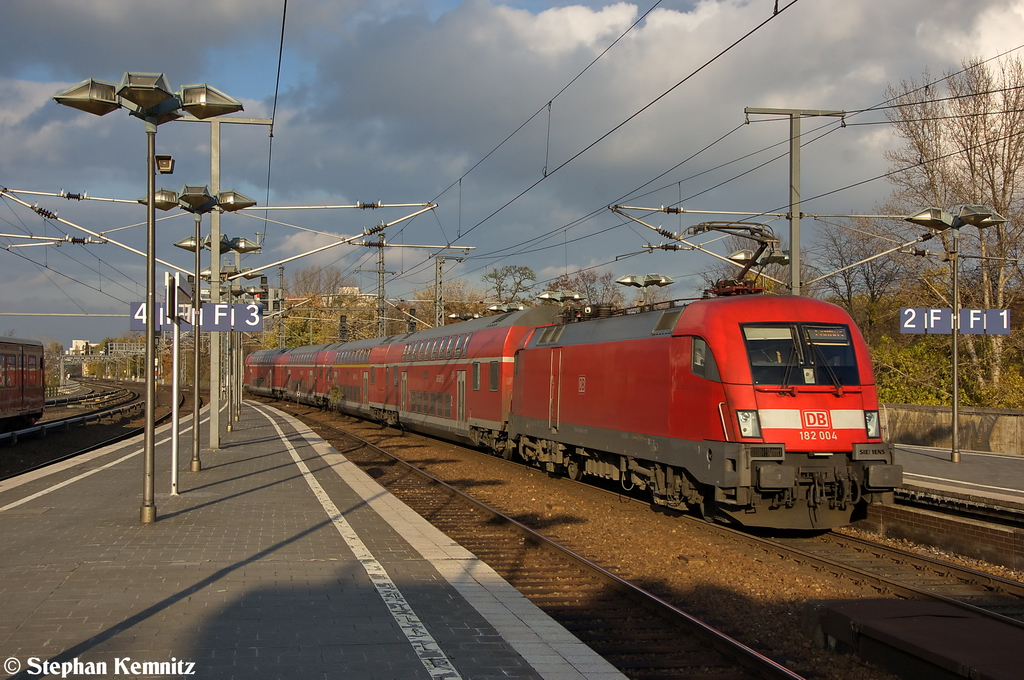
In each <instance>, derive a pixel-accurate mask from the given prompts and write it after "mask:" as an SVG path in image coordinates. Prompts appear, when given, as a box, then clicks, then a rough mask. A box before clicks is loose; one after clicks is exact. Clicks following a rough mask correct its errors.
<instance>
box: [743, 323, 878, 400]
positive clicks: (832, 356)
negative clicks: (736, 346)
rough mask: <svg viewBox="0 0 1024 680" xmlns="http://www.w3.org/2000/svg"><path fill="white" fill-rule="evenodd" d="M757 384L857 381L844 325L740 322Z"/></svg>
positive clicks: (836, 384) (829, 383) (851, 350)
mask: <svg viewBox="0 0 1024 680" xmlns="http://www.w3.org/2000/svg"><path fill="white" fill-rule="evenodd" d="M743 339H744V341H745V343H746V347H747V357H748V359H749V361H750V373H751V377H752V378H753V380H754V384H757V385H781V386H783V387H785V386H788V385H793V384H798V385H833V386H836V387H838V386H840V385H857V384H859V375H858V372H857V358H856V354H855V353H854V350H853V344H852V343H851V341H850V332H849V329H848V328H847V327H846V326H842V325H824V324H813V325H812V324H771V325H768V324H766V325H753V324H745V325H743Z"/></svg>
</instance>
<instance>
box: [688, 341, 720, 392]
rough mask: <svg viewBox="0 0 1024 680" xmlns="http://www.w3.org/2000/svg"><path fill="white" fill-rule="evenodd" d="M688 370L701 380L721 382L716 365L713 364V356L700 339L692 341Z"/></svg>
mask: <svg viewBox="0 0 1024 680" xmlns="http://www.w3.org/2000/svg"><path fill="white" fill-rule="evenodd" d="M690 370H691V371H692V372H693V374H694V375H699V376H700V377H702V378H706V379H708V380H713V381H715V382H722V378H721V377H720V376H719V374H718V364H716V363H715V355H714V354H712V353H711V348H710V347H708V343H706V342H705V341H704V340H702V339H701V338H694V339H693V350H692V351H691V352H690Z"/></svg>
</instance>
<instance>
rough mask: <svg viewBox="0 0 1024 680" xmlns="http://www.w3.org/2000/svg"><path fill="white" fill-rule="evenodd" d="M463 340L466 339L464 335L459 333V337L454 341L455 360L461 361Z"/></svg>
mask: <svg viewBox="0 0 1024 680" xmlns="http://www.w3.org/2000/svg"><path fill="white" fill-rule="evenodd" d="M465 339H466V336H465V335H464V334H462V333H459V337H458V338H457V339H456V340H455V352H454V355H453V356H454V358H456V359H461V358H462V343H463V342H464V341H465Z"/></svg>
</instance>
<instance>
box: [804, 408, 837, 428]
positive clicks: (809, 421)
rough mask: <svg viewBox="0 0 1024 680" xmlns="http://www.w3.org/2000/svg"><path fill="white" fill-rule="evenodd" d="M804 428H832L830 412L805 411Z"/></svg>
mask: <svg viewBox="0 0 1024 680" xmlns="http://www.w3.org/2000/svg"><path fill="white" fill-rule="evenodd" d="M803 414H804V427H832V425H831V424H830V423H829V419H828V411H804V412H803Z"/></svg>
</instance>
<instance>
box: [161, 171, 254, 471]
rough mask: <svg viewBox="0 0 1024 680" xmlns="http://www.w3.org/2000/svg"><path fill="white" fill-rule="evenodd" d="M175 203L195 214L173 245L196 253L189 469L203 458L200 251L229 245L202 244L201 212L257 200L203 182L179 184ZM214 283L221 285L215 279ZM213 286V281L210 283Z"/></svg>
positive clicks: (197, 468)
mask: <svg viewBox="0 0 1024 680" xmlns="http://www.w3.org/2000/svg"><path fill="white" fill-rule="evenodd" d="M178 205H179V206H180V207H181V208H182V209H183V210H186V211H188V212H190V213H192V215H193V216H194V217H195V225H196V228H195V234H194V235H193V236H190V237H188V238H185V239H182V240H181V241H178V242H177V243H175V244H174V245H175V246H177V247H178V248H183V249H184V250H190V251H192V252H193V253H195V260H194V265H195V274H194V276H195V288H193V290H192V310H193V324H192V333H193V336H194V338H195V353H194V357H193V364H192V376H193V378H192V382H193V386H192V387H193V393H192V461H191V463H190V464H189V469H190V470H191V471H192V472H200V471H201V470H202V469H203V464H202V460H201V459H200V456H199V347H200V342H199V337H200V336H199V310H200V309H201V308H202V301H201V300H200V295H199V288H200V281H201V278H200V276H201V274H202V272H201V271H200V269H199V268H200V266H201V265H200V262H199V252H200V251H201V250H202V249H203V248H204V247H207V248H209V249H210V258H211V259H212V258H214V257H216V258H217V259H218V260H219V259H220V256H221V254H223V253H224V252H225V251H226V250H227V249H228V247H229V246H228V243H227V241H226V240H224V239H222V240H221V242H220V244H219V247H218V248H217V254H216V255H214V253H213V244H212V243H207V244H204V243H203V241H202V237H201V235H200V227H201V225H202V220H203V215H204V214H206V213H208V212H211V211H213V209H214V208H220V209H221V210H225V211H228V212H234V211H236V210H241V209H243V208H251V207H252V206H254V205H256V201H254V200H252V199H250V198H247V197H246V196H243V195H242V194H239V193H237V192H234V191H222V192H220V193H219V194H217V197H216V198H214V196H213V195H212V194H211V193H210V189H209V188H208V187H207V186H205V185H202V186H200V185H189V184H186V185H185V186H183V187H182V188H181V194H180V195H179V196H178ZM217 285H220V283H219V282H218V284H217ZM211 286H212V283H211ZM213 389H215V388H214V384H213V382H211V383H210V390H211V391H212V390H213Z"/></svg>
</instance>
